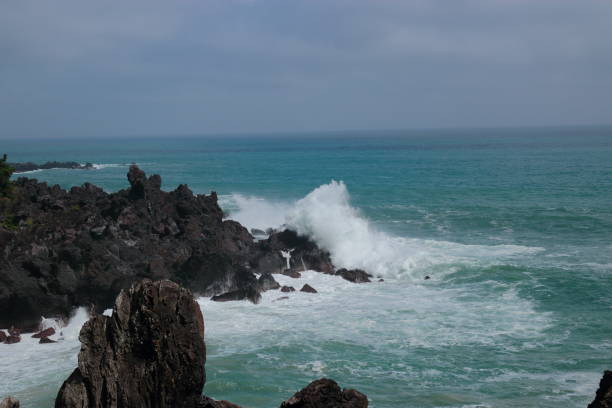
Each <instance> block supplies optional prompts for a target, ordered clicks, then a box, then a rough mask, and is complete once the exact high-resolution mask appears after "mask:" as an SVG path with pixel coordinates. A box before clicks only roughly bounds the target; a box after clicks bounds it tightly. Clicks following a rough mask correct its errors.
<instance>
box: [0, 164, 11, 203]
mask: <svg viewBox="0 0 612 408" xmlns="http://www.w3.org/2000/svg"><path fill="white" fill-rule="evenodd" d="M13 171H15V170H14V169H13V168H12V167H11V166H9V165H8V163H7V161H6V154H5V155H3V156H2V159H0V197H7V196H9V194H10V193H11V191H12V184H13V183H12V182H11V175H12V174H13Z"/></svg>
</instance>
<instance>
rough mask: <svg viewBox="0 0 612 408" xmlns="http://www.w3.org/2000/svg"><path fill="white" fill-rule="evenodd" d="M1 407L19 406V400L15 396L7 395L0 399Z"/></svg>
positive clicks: (12, 407) (17, 407)
mask: <svg viewBox="0 0 612 408" xmlns="http://www.w3.org/2000/svg"><path fill="white" fill-rule="evenodd" d="M0 408H19V400H18V399H17V398H13V397H6V398H4V399H3V400H2V401H0Z"/></svg>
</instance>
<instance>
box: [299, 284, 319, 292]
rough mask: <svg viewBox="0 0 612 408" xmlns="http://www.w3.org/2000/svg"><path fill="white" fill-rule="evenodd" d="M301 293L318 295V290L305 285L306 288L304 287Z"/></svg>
mask: <svg viewBox="0 0 612 408" xmlns="http://www.w3.org/2000/svg"><path fill="white" fill-rule="evenodd" d="M300 292H306V293H318V292H317V290H316V289H315V288H313V287H312V286H310V285H309V284H305V285H304V286H302V289H300Z"/></svg>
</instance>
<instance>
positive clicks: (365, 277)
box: [336, 268, 372, 283]
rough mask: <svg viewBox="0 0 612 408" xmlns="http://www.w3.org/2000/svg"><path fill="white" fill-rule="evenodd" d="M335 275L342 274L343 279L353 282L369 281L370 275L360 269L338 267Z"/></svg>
mask: <svg viewBox="0 0 612 408" xmlns="http://www.w3.org/2000/svg"><path fill="white" fill-rule="evenodd" d="M336 275H339V276H342V277H343V278H344V279H346V280H347V281H350V282H354V283H366V282H371V281H370V278H371V277H372V275H370V274H369V273H367V272H366V271H364V270H361V269H345V268H342V269H338V270H337V271H336Z"/></svg>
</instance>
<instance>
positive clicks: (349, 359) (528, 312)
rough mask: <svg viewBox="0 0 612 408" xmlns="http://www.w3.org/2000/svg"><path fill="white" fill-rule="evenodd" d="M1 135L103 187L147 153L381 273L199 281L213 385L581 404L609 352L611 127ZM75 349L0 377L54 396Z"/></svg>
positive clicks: (376, 399) (171, 170)
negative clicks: (247, 290) (284, 280)
mask: <svg viewBox="0 0 612 408" xmlns="http://www.w3.org/2000/svg"><path fill="white" fill-rule="evenodd" d="M0 150H3V151H6V152H7V153H8V154H9V159H10V160H12V161H37V162H42V161H47V160H76V161H80V162H86V161H88V162H92V163H96V164H98V165H100V166H99V169H97V170H90V171H85V170H48V171H41V172H36V173H31V174H28V176H30V177H36V178H39V179H41V180H45V181H48V182H50V183H58V184H60V185H61V186H63V187H70V186H72V185H78V184H81V183H83V182H85V181H90V182H93V183H95V184H98V185H100V186H102V187H103V188H105V189H106V190H108V191H115V190H117V189H120V188H124V187H125V186H126V185H127V180H126V178H125V174H126V172H127V164H128V163H132V162H136V163H138V164H139V165H140V166H141V167H142V168H143V169H144V170H145V171H147V172H148V173H159V174H160V175H161V176H162V178H163V188H164V189H172V188H174V187H176V186H177V185H178V184H179V183H187V184H189V186H190V187H191V188H192V189H193V190H194V191H195V192H198V193H208V192H209V191H211V190H215V191H217V192H218V193H219V195H220V201H221V205H222V207H223V208H224V210H226V213H227V214H228V216H230V217H232V218H235V219H237V220H239V221H241V222H243V223H245V224H246V225H248V226H251V227H266V226H278V225H280V224H282V223H287V224H288V225H291V226H293V227H294V228H297V229H299V230H300V231H301V232H303V233H307V234H309V235H311V236H312V237H313V238H314V239H316V240H317V241H318V242H319V243H320V244H321V245H324V246H326V247H327V248H328V249H330V251H331V252H332V256H333V257H334V261H335V263H336V264H337V265H340V266H349V267H365V268H367V269H368V270H370V271H373V272H375V273H376V274H377V275H380V276H383V277H384V279H385V282H384V283H376V284H370V285H352V284H349V283H346V282H344V281H341V280H338V279H335V278H333V277H328V276H320V275H318V274H306V275H305V277H304V278H303V279H302V281H303V282H304V283H306V282H308V283H310V284H312V285H313V286H314V287H315V288H317V289H318V290H319V291H320V292H321V293H319V294H318V295H307V294H296V295H295V296H293V297H292V298H291V299H290V300H289V301H284V302H274V301H273V300H274V299H275V297H278V296H279V295H277V294H270V293H267V294H266V296H265V298H264V301H263V302H262V303H261V304H260V305H256V306H255V305H251V304H248V303H233V304H215V303H213V302H209V301H208V300H207V299H201V300H200V302H201V305H202V308H203V311H204V313H205V319H206V325H207V333H206V339H207V346H208V362H207V374H208V381H207V385H206V392H207V393H208V394H210V395H212V396H214V397H216V398H224V399H228V400H230V401H233V402H235V403H239V404H243V405H245V406H247V407H253V408H259V407H262V408H263V407H272V406H277V405H278V404H279V403H280V401H282V400H283V399H285V398H287V397H288V396H289V395H291V394H292V392H294V391H296V390H297V389H299V388H301V387H302V386H304V385H305V384H307V383H308V382H309V381H311V380H312V379H315V378H319V377H322V376H328V377H331V378H334V379H336V380H337V381H338V382H340V383H341V384H342V385H343V386H349V387H355V388H357V389H359V390H361V391H362V392H364V393H366V394H367V395H368V396H369V398H370V400H371V406H373V407H377V408H383V407H384V408H387V407H481V406H482V407H517V406H525V407H535V406H537V407H558V406H567V407H584V406H586V404H587V402H588V401H589V400H590V399H592V397H593V395H594V391H595V388H596V385H597V382H598V379H599V377H600V375H601V371H602V370H604V369H606V368H607V369H610V368H612V353H611V351H612V339H611V335H612V320H611V319H610V316H611V312H612V296H610V293H611V292H612V128H549V129H544V128H541V129H507V130H499V129H497V130H495V129H488V130H485V129H480V130H445V131H434V130H428V131H410V132H360V133H333V134H312V135H306V134H302V135H274V136H265V135H258V136H251V137H247V136H244V137H238V136H233V137H206V138H198V137H189V138H185V137H184V138H170V137H168V138H157V139H126V140H118V139H112V140H64V141H36V142H31V141H27V142H26V141H3V142H2V149H0ZM332 180H336V181H338V182H337V183H336V182H332ZM425 275H429V276H431V279H430V280H427V281H426V280H424V279H423V278H424V276H425ZM288 283H292V284H293V285H294V286H297V285H300V284H301V283H302V282H300V283H296V282H288ZM58 347H59V346H58ZM62 347H65V346H62ZM49 350H50V349H49V348H47V349H45V353H49ZM70 350H72V353H73V354H72V357H71V359H68V360H66V358H65V356H66V353H68V354H70V353H71V351H70ZM77 351H78V344H76V343H75V344H74V345H73V346H72V348H69V349H68V350H64V349H62V350H61V353H58V356H61V358H62V362H61V363H59V362H58V364H57V369H56V370H55V371H53V370H51V372H49V370H46V371H45V373H46V374H45V375H44V376H42V375H39V376H36V374H35V370H36V364H35V363H34V362H32V364H31V366H30V365H26V366H25V368H23V370H21V371H20V372H19V374H18V375H16V376H15V378H14V379H12V380H11V381H10V382H5V383H4V384H3V380H2V379H0V394H6V393H13V394H17V395H18V396H20V397H21V398H22V399H23V400H25V401H27V402H30V403H31V404H32V405H31V406H52V400H53V395H54V392H55V391H54V390H55V389H56V388H55V386H56V384H59V383H61V379H62V378H64V377H65V375H66V373H67V372H69V371H70V368H71V367H72V366H74V361H75V360H74V359H75V356H76V352H77ZM3 353H7V352H6V351H5V349H4V348H0V358H3V357H5V358H7V357H8V356H7V355H3ZM29 358H30V357H29ZM31 358H32V359H35V358H36V357H31ZM59 358H60V357H58V359H59ZM45 359H50V360H45V361H53V355H52V353H51V355H50V356H46V357H45ZM46 365H47V363H46ZM26 378H27V380H26Z"/></svg>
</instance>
